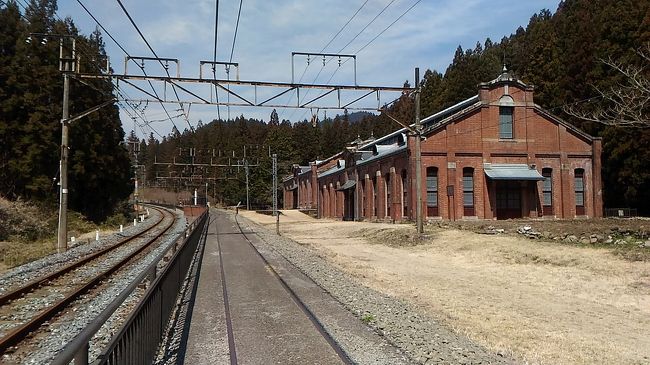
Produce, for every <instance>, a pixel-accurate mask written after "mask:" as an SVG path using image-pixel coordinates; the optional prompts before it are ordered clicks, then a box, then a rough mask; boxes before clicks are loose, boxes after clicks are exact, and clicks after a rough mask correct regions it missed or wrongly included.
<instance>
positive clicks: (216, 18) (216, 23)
mask: <svg viewBox="0 0 650 365" xmlns="http://www.w3.org/2000/svg"><path fill="white" fill-rule="evenodd" d="M214 3H215V4H214V8H215V12H214V51H213V52H212V62H213V63H212V79H213V80H216V79H217V65H216V62H217V33H218V30H219V0H215V1H214ZM214 94H215V97H216V99H217V118H218V119H219V120H221V108H220V107H219V88H218V87H217V84H216V83H215V84H214Z"/></svg>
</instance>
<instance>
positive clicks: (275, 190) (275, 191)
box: [272, 153, 280, 236]
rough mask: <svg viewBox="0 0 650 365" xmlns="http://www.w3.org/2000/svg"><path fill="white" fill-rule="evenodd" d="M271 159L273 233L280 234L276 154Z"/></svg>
mask: <svg viewBox="0 0 650 365" xmlns="http://www.w3.org/2000/svg"><path fill="white" fill-rule="evenodd" d="M272 160H273V167H272V169H273V215H275V233H276V234H277V235H278V236H279V235H280V212H279V211H278V155H277V154H276V153H274V154H273V156H272Z"/></svg>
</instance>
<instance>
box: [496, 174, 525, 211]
mask: <svg viewBox="0 0 650 365" xmlns="http://www.w3.org/2000/svg"><path fill="white" fill-rule="evenodd" d="M521 190H522V189H521V183H520V182H519V181H498V182H497V219H512V218H521V217H522V214H521V211H522V208H521Z"/></svg>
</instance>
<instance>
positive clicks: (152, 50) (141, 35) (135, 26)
mask: <svg viewBox="0 0 650 365" xmlns="http://www.w3.org/2000/svg"><path fill="white" fill-rule="evenodd" d="M77 1H79V0H77ZM116 1H117V3H118V4H119V5H120V8H122V11H123V12H124V14H125V15H126V17H127V18H128V19H129V21H130V22H131V25H133V27H134V28H135V30H136V31H137V32H138V34H139V35H140V38H142V40H143V41H144V43H145V44H146V45H147V47H148V48H149V50H150V51H151V53H153V55H154V56H155V57H156V58H160V57H158V54H157V53H156V51H154V49H153V47H151V44H149V41H147V38H146V37H145V36H144V34H142V31H140V28H139V27H138V25H137V24H136V23H135V21H134V20H133V18H132V17H131V14H129V11H128V10H126V8H125V7H124V4H122V0H116ZM158 62H159V63H160V65H161V66H162V67H163V69H164V70H165V73H166V74H167V77H169V78H171V75H170V74H169V69H168V68H167V67H166V66H165V65H164V64H163V63H162V61H161V60H160V59H158ZM143 71H144V67H143ZM170 84H171V85H172V90H173V91H174V95H175V96H176V100H178V104H179V105H180V107H181V110H182V111H183V115H184V117H185V121H186V122H187V125H188V126H189V127H190V131H192V132H193V131H194V127H192V125H191V124H190V120H189V117H188V116H187V113H186V112H185V108H184V107H183V103H181V99H180V97H179V96H178V92H177V91H176V84H175V83H174V82H172V81H170ZM176 129H177V130H178V128H176ZM179 132H180V130H179Z"/></svg>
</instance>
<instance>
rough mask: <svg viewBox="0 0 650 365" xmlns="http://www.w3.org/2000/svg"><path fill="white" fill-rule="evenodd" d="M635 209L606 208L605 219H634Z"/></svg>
mask: <svg viewBox="0 0 650 365" xmlns="http://www.w3.org/2000/svg"><path fill="white" fill-rule="evenodd" d="M636 216H637V213H636V208H607V209H605V217H606V218H630V217H636Z"/></svg>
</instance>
